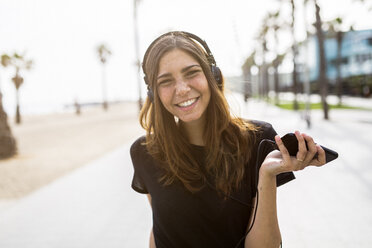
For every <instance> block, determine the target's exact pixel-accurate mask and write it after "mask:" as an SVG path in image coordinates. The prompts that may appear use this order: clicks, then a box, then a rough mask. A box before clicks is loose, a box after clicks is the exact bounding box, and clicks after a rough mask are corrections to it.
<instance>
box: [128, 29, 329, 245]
mask: <svg viewBox="0 0 372 248" xmlns="http://www.w3.org/2000/svg"><path fill="white" fill-rule="evenodd" d="M143 72H144V74H145V82H146V84H147V87H148V97H147V99H146V102H145V104H144V106H143V108H142V110H141V114H140V122H141V125H142V127H143V128H144V129H145V130H146V131H147V134H146V136H143V137H140V138H139V139H138V140H137V141H135V142H134V143H133V145H132V147H131V151H130V152H131V157H132V161H133V166H134V176H133V181H132V188H133V189H134V190H135V191H137V192H139V193H143V194H147V196H148V199H149V201H150V204H151V205H152V214H153V230H152V231H151V235H150V247H157V248H165V247H166V248H175V247H176V248H180V247H192V248H195V247H203V248H206V247H207V248H209V247H213V248H216V247H221V248H233V247H279V246H280V244H281V235H280V230H279V225H278V220H277V209H276V188H277V186H279V185H282V184H284V183H286V182H288V181H290V180H292V179H294V175H293V171H297V170H302V169H304V168H305V167H307V166H309V165H315V166H321V165H323V164H325V152H324V150H323V149H322V148H321V147H320V146H319V145H316V144H315V143H314V141H313V139H312V138H311V137H310V136H308V135H306V134H303V133H302V134H301V133H299V132H297V131H296V137H297V139H298V142H299V152H298V153H297V156H295V157H294V156H289V154H288V152H287V149H286V148H285V146H284V145H283V143H282V141H281V139H280V137H279V136H278V135H277V134H276V132H275V130H274V129H273V127H272V126H271V125H270V124H269V123H266V122H263V121H257V120H243V119H241V118H236V117H232V115H231V113H230V111H229V106H228V103H227V101H226V98H225V96H224V91H223V89H224V80H223V77H222V74H221V72H220V70H219V68H218V67H217V66H216V62H215V60H214V58H213V55H212V53H211V52H210V50H209V48H208V46H207V44H206V43H205V42H204V41H203V40H201V39H200V38H199V37H197V36H195V35H193V34H190V33H187V32H178V31H176V32H169V33H166V34H164V35H162V36H160V37H159V38H157V39H156V40H155V41H153V43H152V44H151V45H150V46H149V48H148V49H147V51H146V53H145V56H144V58H143ZM263 139H270V140H273V141H274V140H275V141H276V143H277V144H278V147H279V150H280V151H279V150H274V148H270V149H269V150H267V149H266V151H265V152H264V156H263V158H262V161H260V160H258V161H259V166H260V167H256V159H257V157H258V158H260V156H261V155H260V154H258V152H257V151H258V146H259V143H260V141H261V140H263ZM304 140H306V141H307V143H308V150H306V146H305V141H304ZM316 153H318V156H317V158H315V157H314V155H315V154H316ZM257 168H260V169H259V170H257V171H256V169H257ZM256 184H258V186H257V185H256ZM256 206H258V208H257V211H255V207H256ZM250 227H251V229H250Z"/></svg>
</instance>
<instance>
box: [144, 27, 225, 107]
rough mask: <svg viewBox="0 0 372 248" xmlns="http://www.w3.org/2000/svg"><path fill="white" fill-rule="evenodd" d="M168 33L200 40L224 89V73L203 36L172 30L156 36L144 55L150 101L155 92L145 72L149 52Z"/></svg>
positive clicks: (219, 84)
mask: <svg viewBox="0 0 372 248" xmlns="http://www.w3.org/2000/svg"><path fill="white" fill-rule="evenodd" d="M168 35H174V36H183V37H186V38H188V39H193V40H196V41H197V42H199V44H201V45H202V47H203V48H204V50H205V52H206V55H207V60H208V62H209V65H210V68H211V72H212V75H213V77H214V79H215V80H216V82H217V85H218V88H219V89H220V90H222V87H223V84H222V73H221V70H220V68H218V66H217V64H216V61H215V60H214V57H213V54H212V52H211V50H210V49H209V47H208V45H207V43H206V42H205V41H204V40H202V39H201V38H199V37H198V36H196V35H195V34H192V33H188V32H184V31H172V32H168V33H165V34H163V35H161V36H159V37H158V38H156V39H155V40H154V41H153V42H152V43H151V44H150V46H149V47H148V48H147V50H146V53H145V55H144V57H143V62H142V70H143V73H144V74H145V76H144V77H143V79H144V80H145V83H146V84H147V96H148V98H149V99H150V101H151V102H154V93H153V91H152V89H151V87H150V82H149V80H148V78H147V75H146V72H145V64H146V61H147V57H148V54H149V52H150V50H151V48H152V47H153V46H154V45H155V44H156V43H157V41H159V40H160V39H161V38H163V37H165V36H168Z"/></svg>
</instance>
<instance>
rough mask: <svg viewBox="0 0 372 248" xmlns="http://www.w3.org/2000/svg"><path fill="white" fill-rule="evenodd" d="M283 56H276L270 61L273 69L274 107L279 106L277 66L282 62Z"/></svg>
mask: <svg viewBox="0 0 372 248" xmlns="http://www.w3.org/2000/svg"><path fill="white" fill-rule="evenodd" d="M284 57H285V54H277V55H276V57H275V59H274V60H273V61H272V66H273V67H274V90H275V105H279V70H278V68H279V65H280V64H281V63H282V62H283V60H284Z"/></svg>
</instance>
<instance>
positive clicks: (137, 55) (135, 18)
mask: <svg viewBox="0 0 372 248" xmlns="http://www.w3.org/2000/svg"><path fill="white" fill-rule="evenodd" d="M139 1H140V0H133V25H134V46H135V53H136V63H135V64H136V66H137V84H138V107H139V110H141V108H142V105H143V103H142V83H141V76H140V72H141V62H140V58H139V56H140V55H139V38H138V20H137V4H138V3H139Z"/></svg>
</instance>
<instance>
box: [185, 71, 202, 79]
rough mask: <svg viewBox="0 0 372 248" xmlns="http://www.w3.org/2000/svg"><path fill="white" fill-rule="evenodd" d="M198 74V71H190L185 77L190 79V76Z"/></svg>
mask: <svg viewBox="0 0 372 248" xmlns="http://www.w3.org/2000/svg"><path fill="white" fill-rule="evenodd" d="M198 72H200V70H192V71H189V72H187V73H186V76H187V77H192V76H195V75H196V74H197V73H198Z"/></svg>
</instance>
